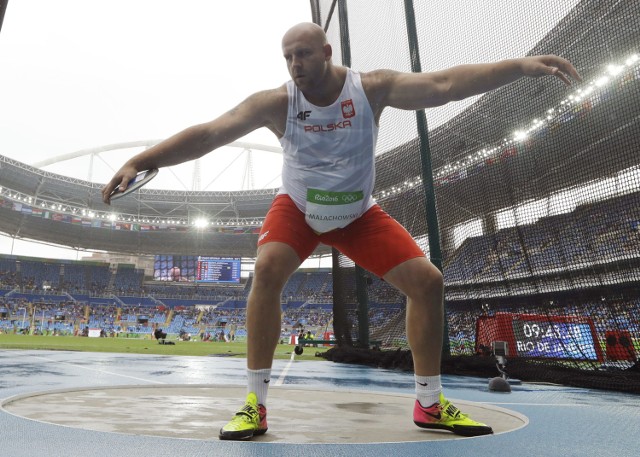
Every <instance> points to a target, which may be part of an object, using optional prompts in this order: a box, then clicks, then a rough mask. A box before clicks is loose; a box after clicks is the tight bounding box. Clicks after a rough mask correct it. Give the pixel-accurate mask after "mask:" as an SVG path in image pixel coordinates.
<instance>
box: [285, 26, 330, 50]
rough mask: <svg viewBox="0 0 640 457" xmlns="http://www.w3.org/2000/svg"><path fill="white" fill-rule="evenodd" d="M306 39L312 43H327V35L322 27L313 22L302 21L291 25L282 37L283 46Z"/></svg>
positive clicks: (322, 44)
mask: <svg viewBox="0 0 640 457" xmlns="http://www.w3.org/2000/svg"><path fill="white" fill-rule="evenodd" d="M299 40H305V41H307V42H309V43H310V44H313V45H317V46H324V45H325V44H327V35H326V34H325V33H324V30H323V29H322V27H320V26H319V25H317V24H314V23H313V22H301V23H300V24H296V25H294V26H293V27H291V28H290V29H289V30H287V32H286V33H285V34H284V36H283V37H282V47H283V48H285V47H286V46H287V44H289V43H291V42H293V41H299Z"/></svg>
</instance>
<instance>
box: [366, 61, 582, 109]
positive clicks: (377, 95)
mask: <svg viewBox="0 0 640 457" xmlns="http://www.w3.org/2000/svg"><path fill="white" fill-rule="evenodd" d="M547 75H550V76H555V77H556V78H558V79H560V80H561V81H563V82H564V83H565V84H567V85H570V84H571V81H572V80H576V81H581V77H580V75H579V74H578V72H577V70H576V69H575V68H574V66H573V65H572V64H571V63H570V62H569V61H568V60H566V59H563V58H562V57H558V56H553V55H547V56H532V57H523V58H520V59H510V60H503V61H500V62H494V63H485V64H471V65H459V66H455V67H451V68H448V69H446V70H440V71H435V72H430V73H402V72H397V71H393V70H376V71H373V72H370V73H368V74H366V77H364V78H363V85H364V86H365V89H366V90H367V95H368V97H369V101H370V102H371V105H372V107H373V109H374V111H375V112H380V111H381V110H382V109H383V108H384V107H385V106H390V107H393V108H399V109H406V110H415V109H423V108H430V107H434V106H440V105H444V104H446V103H448V102H451V101H456V100H462V99H464V98H467V97H470V96H473V95H478V94H482V93H485V92H488V91H490V90H493V89H497V88H498V87H501V86H504V85H506V84H509V83H511V82H513V81H516V80H517V79H520V78H522V77H524V76H529V77H540V76H547Z"/></svg>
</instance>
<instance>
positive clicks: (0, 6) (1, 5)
mask: <svg viewBox="0 0 640 457" xmlns="http://www.w3.org/2000/svg"><path fill="white" fill-rule="evenodd" d="M8 3H9V0H0V30H2V22H3V21H4V12H5V11H6V10H7V4H8Z"/></svg>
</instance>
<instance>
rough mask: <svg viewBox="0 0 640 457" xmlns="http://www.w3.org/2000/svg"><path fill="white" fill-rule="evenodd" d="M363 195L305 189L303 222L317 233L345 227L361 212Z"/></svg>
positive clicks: (356, 192)
mask: <svg viewBox="0 0 640 457" xmlns="http://www.w3.org/2000/svg"><path fill="white" fill-rule="evenodd" d="M363 198H364V194H363V192H362V191H361V190H358V191H355V192H331V191H327V190H320V189H307V205H306V214H305V220H306V221H307V224H309V227H311V228H312V229H313V230H315V231H316V232H319V233H324V232H329V231H331V230H334V229H337V228H342V227H346V226H347V225H349V224H350V223H351V222H353V221H354V220H355V219H357V218H358V217H359V216H360V215H361V212H362V203H363V202H362V200H363Z"/></svg>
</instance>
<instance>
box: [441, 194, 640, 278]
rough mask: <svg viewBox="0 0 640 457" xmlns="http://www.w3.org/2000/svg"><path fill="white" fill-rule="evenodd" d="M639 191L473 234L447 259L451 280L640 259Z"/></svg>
mask: <svg viewBox="0 0 640 457" xmlns="http://www.w3.org/2000/svg"><path fill="white" fill-rule="evenodd" d="M639 199H640V196H639V194H638V193H633V194H628V195H625V196H622V197H617V198H613V199H609V200H606V201H603V202H598V203H593V204H589V205H584V206H581V207H578V208H577V209H576V210H575V211H573V212H571V213H569V214H560V215H556V216H550V217H545V218H542V219H540V220H538V221H537V222H536V223H534V224H529V225H520V226H518V227H510V228H505V229H502V230H499V231H498V232H496V233H493V234H485V235H482V236H476V237H471V238H467V239H466V240H465V241H464V242H463V243H462V245H461V246H460V247H459V248H458V249H457V250H456V251H455V253H453V254H452V255H451V256H450V258H449V259H448V261H447V262H446V263H445V268H444V271H445V279H446V281H447V283H448V284H455V283H473V282H479V281H480V282H490V281H504V280H505V279H513V278H519V277H528V276H533V275H540V274H549V273H552V272H555V271H562V270H564V271H566V270H567V269H577V268H585V265H587V266H593V265H597V264H603V263H607V262H612V261H616V260H623V259H629V258H638V257H640V204H639Z"/></svg>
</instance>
